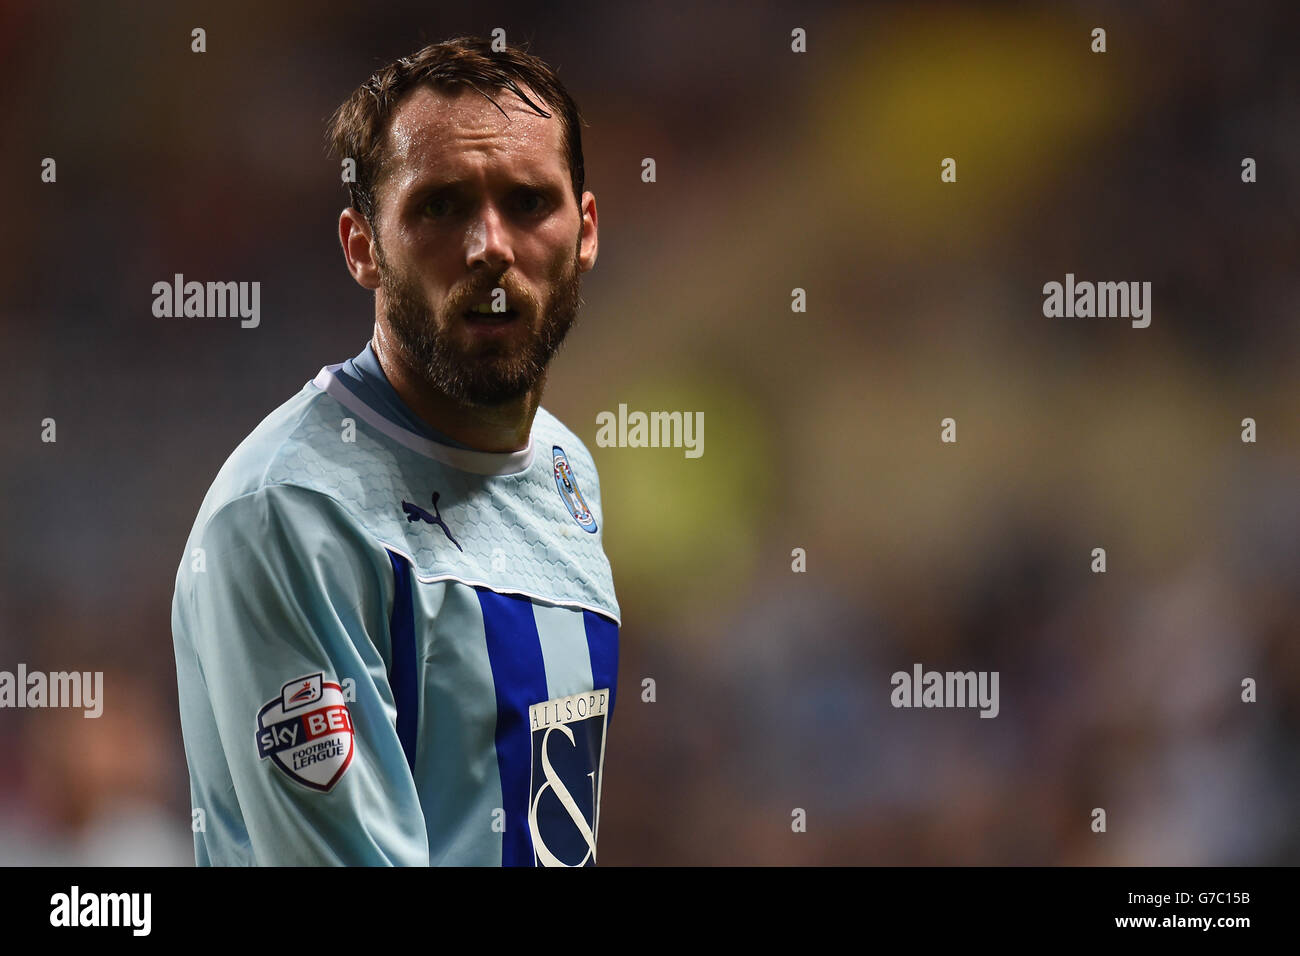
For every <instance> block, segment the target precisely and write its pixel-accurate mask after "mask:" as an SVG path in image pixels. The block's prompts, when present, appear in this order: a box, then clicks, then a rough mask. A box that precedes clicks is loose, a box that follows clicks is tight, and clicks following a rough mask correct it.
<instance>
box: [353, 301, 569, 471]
mask: <svg viewBox="0 0 1300 956" xmlns="http://www.w3.org/2000/svg"><path fill="white" fill-rule="evenodd" d="M371 345H372V346H373V347H374V350H375V356H376V357H377V358H378V359H379V367H380V368H381V369H383V372H384V375H385V377H387V379H388V381H389V384H391V385H392V386H393V390H394V391H395V392H397V395H398V397H399V398H400V399H401V400H402V401H403V402H405V403H406V405H407V407H408V408H410V409H411V411H413V412H415V414H416V415H417V416H418V417H419V418H420V420H421V421H423V422H424V423H425V424H427V425H428V426H429V427H430V428H433V429H434V430H436V431H440V432H442V433H443V434H444V435H448V436H450V437H451V438H454V439H456V441H458V442H463V443H464V444H466V445H469V446H470V447H471V448H474V449H476V450H478V451H488V452H513V451H521V450H522V449H524V448H526V447H528V436H529V434H530V432H531V431H532V428H533V418H534V416H536V414H537V406H538V405H540V404H541V397H542V389H543V387H544V386H545V385H546V377H545V376H543V377H542V379H541V381H539V382H538V383H537V385H535V386H534V387H533V388H532V389H531V390H530V391H528V392H527V393H525V394H524V395H522V396H520V397H519V398H517V399H515V400H514V401H510V402H506V403H504V404H502V405H493V406H490V407H485V406H475V405H463V404H461V403H459V402H457V401H455V400H453V399H452V398H450V397H449V396H447V395H446V394H445V393H444V392H440V391H438V390H436V389H434V388H432V387H431V386H430V385H429V384H428V383H427V382H424V381H422V380H421V379H419V378H418V377H417V376H416V375H414V374H413V373H412V372H411V370H410V369H409V368H408V367H407V365H406V363H405V362H404V361H403V360H402V357H401V355H400V353H399V352H398V350H397V348H396V346H395V345H394V344H393V343H392V342H390V341H389V340H388V339H387V337H386V336H385V335H384V333H383V331H382V329H381V328H380V327H379V326H376V327H375V335H374V338H373V339H372V340H371Z"/></svg>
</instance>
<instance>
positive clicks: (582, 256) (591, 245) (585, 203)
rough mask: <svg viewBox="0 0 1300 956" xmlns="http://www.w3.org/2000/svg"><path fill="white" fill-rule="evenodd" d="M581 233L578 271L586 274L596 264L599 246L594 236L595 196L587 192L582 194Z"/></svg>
mask: <svg viewBox="0 0 1300 956" xmlns="http://www.w3.org/2000/svg"><path fill="white" fill-rule="evenodd" d="M581 211H582V231H581V232H580V233H579V237H578V270H579V271H580V272H586V271H588V270H589V269H591V267H592V266H594V265H595V264H596V250H597V247H598V246H599V242H598V241H597V235H596V224H597V221H596V196H595V194H593V193H592V192H590V191H588V192H585V193H583V194H582V206H581Z"/></svg>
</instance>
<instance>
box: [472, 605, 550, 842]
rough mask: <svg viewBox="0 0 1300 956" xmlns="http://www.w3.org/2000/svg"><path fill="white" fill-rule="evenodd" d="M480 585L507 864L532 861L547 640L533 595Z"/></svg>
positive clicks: (544, 694)
mask: <svg viewBox="0 0 1300 956" xmlns="http://www.w3.org/2000/svg"><path fill="white" fill-rule="evenodd" d="M477 590H478V600H479V604H480V605H481V606H482V608H483V634H484V636H485V637H486V638H487V651H488V661H489V662H490V664H491V667H492V682H493V684H494V685H495V687H496V694H497V730H496V746H497V768H498V770H499V771H500V773H501V802H502V804H503V805H504V806H503V809H504V810H505V811H506V830H505V833H503V834H502V845H501V865H502V866H532V865H533V862H534V861H533V838H532V834H531V833H530V832H529V828H528V799H529V794H528V788H529V786H530V778H531V776H532V771H533V742H532V728H531V727H529V725H528V708H529V707H530V706H531V705H532V704H535V703H537V702H539V701H544V700H546V699H547V689H546V664H545V662H544V660H543V659H542V642H541V639H540V638H539V637H538V636H537V621H536V619H535V618H534V617H533V603H532V602H531V601H530V600H528V598H525V597H518V596H512V595H508V594H497V593H496V592H495V591H488V590H485V589H482V588H479V589H477Z"/></svg>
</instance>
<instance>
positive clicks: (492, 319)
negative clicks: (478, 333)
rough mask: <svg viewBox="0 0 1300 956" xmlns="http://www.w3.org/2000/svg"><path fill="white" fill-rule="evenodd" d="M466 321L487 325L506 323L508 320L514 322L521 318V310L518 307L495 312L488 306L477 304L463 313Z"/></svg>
mask: <svg viewBox="0 0 1300 956" xmlns="http://www.w3.org/2000/svg"><path fill="white" fill-rule="evenodd" d="M461 315H462V316H464V317H465V321H467V322H474V323H478V324H485V325H504V324H506V323H507V322H513V321H514V320H515V319H517V318H519V312H518V310H516V309H506V310H505V311H504V312H493V311H492V309H491V308H489V307H488V306H475V307H474V308H470V309H466V310H465V311H464V312H462V313H461Z"/></svg>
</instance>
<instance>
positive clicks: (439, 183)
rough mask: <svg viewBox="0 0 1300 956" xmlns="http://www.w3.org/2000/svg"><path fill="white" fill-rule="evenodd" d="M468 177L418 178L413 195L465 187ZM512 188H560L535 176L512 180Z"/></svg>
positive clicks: (539, 190) (546, 190) (549, 190)
mask: <svg viewBox="0 0 1300 956" xmlns="http://www.w3.org/2000/svg"><path fill="white" fill-rule="evenodd" d="M468 183H469V180H466V179H425V180H417V181H416V182H415V183H413V184H412V185H411V189H410V194H411V195H428V194H431V193H440V192H448V191H451V190H456V189H463V188H464V187H465V186H466V185H468ZM510 188H511V189H533V190H536V191H537V192H543V193H545V192H554V191H556V190H557V189H559V188H560V187H559V184H557V183H553V182H551V181H550V180H547V179H539V178H538V177H535V176H520V177H517V178H512V179H511V180H510Z"/></svg>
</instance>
